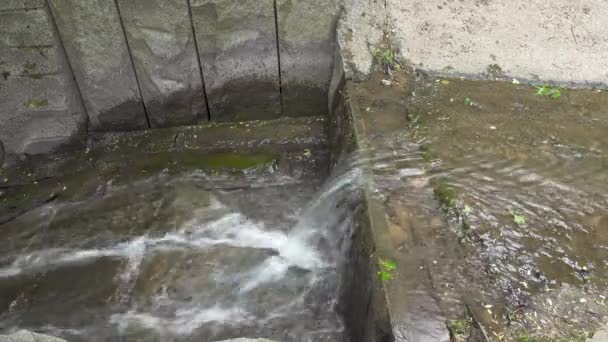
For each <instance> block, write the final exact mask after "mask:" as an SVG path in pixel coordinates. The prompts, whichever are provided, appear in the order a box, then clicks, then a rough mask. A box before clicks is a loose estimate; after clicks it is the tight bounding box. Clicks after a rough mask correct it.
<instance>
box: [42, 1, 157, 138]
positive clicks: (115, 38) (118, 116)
mask: <svg viewBox="0 0 608 342" xmlns="http://www.w3.org/2000/svg"><path fill="white" fill-rule="evenodd" d="M50 5H51V10H52V13H53V16H54V17H55V21H56V23H57V28H58V30H59V34H60V36H61V38H62V40H63V43H64V46H65V50H66V53H67V55H68V59H69V60H70V62H71V65H72V69H73V71H74V76H75V77H76V81H77V82H78V85H79V87H80V91H81V93H82V97H83V100H84V104H85V107H86V109H87V112H88V115H89V119H90V125H89V128H90V129H92V130H130V129H144V128H147V127H148V123H147V118H146V112H145V109H144V106H143V102H142V99H141V95H140V92H139V89H138V85H137V78H136V76H135V71H134V69H133V63H132V62H131V57H130V54H129V49H128V47H127V43H126V40H125V36H124V32H123V29H122V24H121V20H120V17H119V12H118V9H117V8H116V5H115V2H114V1H108V0H50Z"/></svg>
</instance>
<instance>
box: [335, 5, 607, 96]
mask: <svg viewBox="0 0 608 342" xmlns="http://www.w3.org/2000/svg"><path fill="white" fill-rule="evenodd" d="M344 2H345V5H344V7H345V15H344V16H343V19H342V21H341V22H340V24H339V42H340V47H341V48H342V53H343V55H344V58H345V66H346V69H347V74H348V76H349V77H350V78H352V79H354V80H357V79H361V78H365V77H366V76H367V75H368V74H369V71H370V68H371V65H372V58H371V50H372V49H373V48H374V47H377V46H379V45H382V44H384V45H386V44H388V45H391V47H392V48H393V49H394V50H396V51H398V52H399V54H400V55H401V56H402V57H403V58H404V59H405V60H406V61H408V62H409V63H410V64H411V65H413V66H415V67H416V68H418V69H421V70H425V71H428V72H431V73H436V74H442V75H448V76H449V75H451V76H466V77H472V78H503V79H511V78H516V79H518V80H519V81H521V82H525V81H528V82H531V83H541V82H555V83H557V84H565V85H570V86H602V87H606V86H607V85H608V39H606V29H605V27H606V22H608V2H606V1H605V0H581V1H570V0H553V1H549V2H547V1H527V0H510V1H506V0H447V1H446V0H344Z"/></svg>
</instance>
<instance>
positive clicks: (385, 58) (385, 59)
mask: <svg viewBox="0 0 608 342" xmlns="http://www.w3.org/2000/svg"><path fill="white" fill-rule="evenodd" d="M372 56H373V57H374V59H375V60H376V62H378V64H380V66H382V70H383V71H384V72H385V73H387V74H390V73H391V72H392V71H399V70H401V64H399V57H398V56H397V54H396V53H395V52H394V51H393V50H391V49H387V48H375V49H372Z"/></svg>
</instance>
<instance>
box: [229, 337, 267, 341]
mask: <svg viewBox="0 0 608 342" xmlns="http://www.w3.org/2000/svg"><path fill="white" fill-rule="evenodd" d="M218 342H274V341H272V340H267V339H265V338H243V337H241V338H235V339H232V340H224V341H218Z"/></svg>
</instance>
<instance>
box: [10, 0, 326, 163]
mask: <svg viewBox="0 0 608 342" xmlns="http://www.w3.org/2000/svg"><path fill="white" fill-rule="evenodd" d="M336 2H337V0H310V1H305V2H302V1H296V0H241V1H233V0H114V1H107V0H28V1H25V0H14V1H8V2H3V3H2V4H0V35H1V36H2V37H3V39H1V40H0V51H2V52H0V55H1V57H2V58H0V59H1V60H3V61H5V63H4V64H0V72H1V76H2V77H0V100H1V101H0V103H2V105H1V107H0V139H1V140H3V141H4V143H5V147H6V152H7V153H11V154H12V153H16V154H21V153H31V154H34V153H44V152H49V151H52V150H55V149H57V148H60V147H62V146H64V145H66V144H72V145H73V144H74V143H75V142H82V141H83V138H84V137H85V135H86V131H87V130H89V131H125V130H139V129H147V128H158V127H170V126H179V125H190V124H197V123H201V122H206V121H209V120H211V121H243V120H253V119H272V118H277V117H280V116H308V115H323V114H327V111H328V109H327V107H328V106H327V102H328V100H327V93H328V88H329V81H330V80H329V78H330V76H331V66H332V60H333V51H334V45H335V43H334V36H335V26H336V21H337V4H336ZM87 125H88V126H87Z"/></svg>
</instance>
